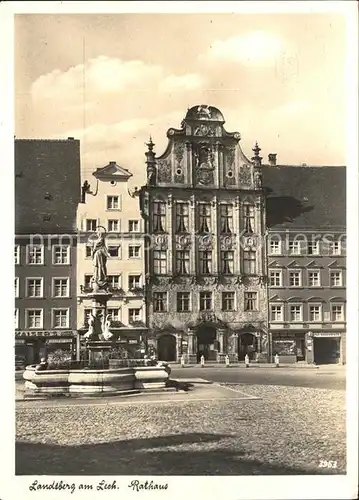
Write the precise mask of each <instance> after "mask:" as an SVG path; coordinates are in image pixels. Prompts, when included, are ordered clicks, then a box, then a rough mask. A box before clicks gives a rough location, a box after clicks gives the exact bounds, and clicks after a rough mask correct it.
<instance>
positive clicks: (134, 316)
mask: <svg viewBox="0 0 359 500" xmlns="http://www.w3.org/2000/svg"><path fill="white" fill-rule="evenodd" d="M136 321H141V309H139V308H134V307H132V308H130V309H129V310H128V322H129V323H135V322H136Z"/></svg>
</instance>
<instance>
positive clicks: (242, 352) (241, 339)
mask: <svg viewBox="0 0 359 500" xmlns="http://www.w3.org/2000/svg"><path fill="white" fill-rule="evenodd" d="M256 351H257V339H256V336H255V335H254V334H253V333H250V332H246V333H242V334H240V335H239V336H238V360H239V361H243V360H244V358H245V356H246V354H248V357H249V359H253V358H254V356H255V353H256Z"/></svg>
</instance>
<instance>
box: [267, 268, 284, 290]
mask: <svg viewBox="0 0 359 500" xmlns="http://www.w3.org/2000/svg"><path fill="white" fill-rule="evenodd" d="M282 274H283V273H282V270H278V269H271V270H270V271H269V280H270V286H282Z"/></svg>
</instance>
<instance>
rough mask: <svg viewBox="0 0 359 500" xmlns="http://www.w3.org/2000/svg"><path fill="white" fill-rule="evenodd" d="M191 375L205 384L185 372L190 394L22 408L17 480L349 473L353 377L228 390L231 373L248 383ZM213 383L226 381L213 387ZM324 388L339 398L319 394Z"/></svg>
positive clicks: (236, 385)
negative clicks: (347, 386)
mask: <svg viewBox="0 0 359 500" xmlns="http://www.w3.org/2000/svg"><path fill="white" fill-rule="evenodd" d="M191 370H196V376H195V375H192V377H191V376H190V375H189V374H190V371H189V370H183V371H182V373H181V372H180V376H181V378H187V379H188V380H192V381H193V382H194V383H195V385H194V387H193V388H192V390H191V391H190V392H188V393H186V392H181V391H180V392H166V393H162V394H151V395H143V394H141V395H138V396H131V397H128V396H127V397H111V398H96V399H94V398H93V399H89V398H88V399H71V400H69V399H67V398H66V399H59V400H42V401H41V400H40V401H27V400H24V401H21V400H18V401H17V403H16V433H17V445H16V474H48V475H55V474H56V475H61V474H66V475H87V474H88V475H93V474H96V475H131V474H133V471H134V470H136V471H137V473H139V474H141V475H251V474H258V475H267V474H275V475H278V474H286V475H287V474H333V473H334V474H335V473H336V474H343V473H345V471H346V457H345V451H346V444H345V391H344V390H343V389H344V387H343V386H342V385H340V384H339V382H338V381H340V380H342V381H343V380H344V373H345V372H344V370H337V371H335V370H332V371H331V372H327V373H325V371H322V372H321V373H322V376H319V375H318V373H319V371H320V370H318V371H311V373H309V371H305V372H306V373H305V374H304V373H303V375H302V374H300V375H299V374H298V375H296V377H299V378H298V380H297V386H290V385H281V382H280V380H279V381H278V380H277V383H276V385H267V384H266V383H264V382H263V383H258V382H259V381H258V378H257V375H253V377H254V379H255V383H250V380H249V379H248V378H247V379H246V381H245V383H240V382H237V381H236V380H234V381H233V380H232V381H228V380H225V377H226V376H227V377H229V375H228V373H229V372H231V373H232V375H231V377H232V379H233V378H234V379H236V377H237V379H238V380H240V378H241V374H240V373H238V370H237V373H236V371H235V370H234V369H232V370H227V371H226V372H225V371H224V370H225V369H224V370H222V375H220V370H215V369H213V370H211V369H206V370H202V371H201V370H200V369H191ZM178 371H179V370H177V369H175V370H174V373H175V375H174V376H175V377H176V378H177V377H178V375H177V372H178ZM254 371H255V370H253V371H252V372H251V373H254ZM258 371H259V370H257V372H256V373H258ZM293 371H294V370H292V372H293ZM242 372H245V373H248V372H247V371H246V370H244V369H243V370H242ZM268 372H269V370H267V371H266V370H262V372H261V373H262V374H263V375H262V378H263V380H265V381H266V382H267V373H268ZM302 372H304V370H301V373H302ZM225 373H227V375H226V376H225ZM272 373H273V375H272V376H274V374H275V373H278V372H273V370H272ZM282 373H283V372H282ZM296 373H298V371H297V372H296ZM245 376H246V377H249V375H248V374H247V375H245ZM277 376H278V375H277ZM283 376H284V373H283ZM292 376H293V375H292ZM242 377H244V375H243V374H242ZM288 377H290V375H288ZM288 377H286V378H288ZM211 379H219V380H216V381H214V382H213V383H204V382H206V381H208V382H212V380H211ZM323 379H327V380H331V381H332V382H331V384H330V383H328V382H327V383H326V385H327V386H330V385H332V386H333V387H337V388H328V387H327V388H320V387H316V385H319V386H320V384H322V380H323ZM300 380H302V382H300ZM308 380H312V381H313V382H312V384H309V385H312V386H311V387H308ZM316 381H317V382H316ZM339 387H340V388H339ZM321 461H333V462H335V464H336V467H335V468H334V469H332V468H331V469H327V468H324V467H320V464H321Z"/></svg>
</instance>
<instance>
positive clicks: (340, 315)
mask: <svg viewBox="0 0 359 500" xmlns="http://www.w3.org/2000/svg"><path fill="white" fill-rule="evenodd" d="M331 312H332V321H333V322H340V321H344V304H331Z"/></svg>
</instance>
